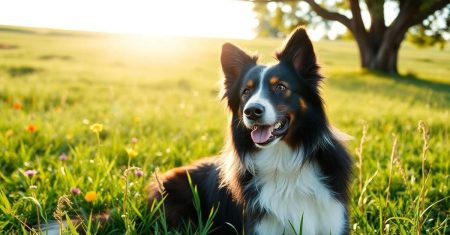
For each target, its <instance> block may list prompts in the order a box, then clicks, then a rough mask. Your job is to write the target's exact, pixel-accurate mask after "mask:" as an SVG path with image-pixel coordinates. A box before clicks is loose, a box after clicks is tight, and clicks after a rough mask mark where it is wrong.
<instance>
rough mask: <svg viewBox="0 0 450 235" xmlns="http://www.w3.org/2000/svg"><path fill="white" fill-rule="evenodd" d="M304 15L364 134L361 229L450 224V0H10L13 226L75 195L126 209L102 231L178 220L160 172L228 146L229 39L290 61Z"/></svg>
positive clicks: (359, 176)
mask: <svg viewBox="0 0 450 235" xmlns="http://www.w3.org/2000/svg"><path fill="white" fill-rule="evenodd" d="M299 25H304V26H305V27H306V28H307V30H308V34H309V36H310V37H311V39H312V40H313V41H314V42H313V43H314V47H315V50H316V54H317V57H318V60H319V63H320V65H321V67H322V73H323V75H324V76H325V77H326V79H325V82H324V83H323V84H322V95H323V97H324V101H325V103H326V109H327V113H328V116H329V119H330V122H331V123H332V125H333V126H335V127H337V128H339V129H341V130H342V131H344V132H346V133H348V134H349V135H351V136H353V137H354V139H353V140H351V141H349V142H348V143H347V145H348V149H349V151H350V152H351V153H352V155H353V156H354V159H355V163H356V164H355V170H354V172H355V180H354V184H353V186H352V188H351V190H352V193H353V198H352V205H351V215H352V221H351V225H350V226H351V229H352V231H353V232H354V233H355V234H382V233H383V234H411V233H415V234H449V231H450V230H449V226H448V222H449V218H450V211H449V208H450V206H449V205H450V200H449V197H448V195H449V194H450V192H449V185H450V183H449V179H450V174H449V168H450V166H449V165H450V161H448V155H449V153H450V147H449V146H450V145H449V131H450V125H449V120H450V117H449V111H450V49H449V45H448V42H449V40H450V30H449V26H450V1H449V0H426V1H425V0H365V1H364V0H359V1H358V0H301V1H270V0H267V1H266V0H255V1H225V0H209V1H176V0H172V1H143V0H142V1H141V0H132V1H123V0H110V1H103V0H96V1H92V0H91V1H87V0H78V1H70V0H63V1H61V0H41V1H31V0H14V1H4V2H2V3H1V8H0V211H1V212H2V213H0V230H1V231H2V232H3V233H21V232H22V231H28V232H30V231H31V233H34V232H38V229H37V228H35V227H33V225H37V224H42V223H44V222H46V221H50V220H54V219H55V214H54V212H56V211H58V208H60V207H58V199H61V198H62V197H63V196H64V197H66V198H67V199H68V200H69V201H71V202H72V203H73V204H71V205H72V206H71V207H66V209H64V210H61V209H60V210H59V211H60V212H61V213H62V214H65V213H67V214H68V215H69V216H74V215H79V216H80V217H84V218H86V217H89V213H90V212H94V213H96V212H103V211H106V210H110V211H112V213H111V218H112V219H111V221H110V223H108V225H102V226H92V227H90V228H88V226H85V227H84V229H85V230H87V229H90V231H91V232H92V233H114V232H116V233H125V232H130V233H145V231H149V230H150V231H164V232H162V233H170V231H166V230H161V229H162V228H164V225H165V223H164V220H163V219H161V218H156V217H154V213H153V212H152V211H148V207H147V206H146V205H145V192H144V187H145V184H146V182H147V181H148V180H149V179H151V178H152V174H153V172H154V171H155V170H156V169H160V170H161V171H165V170H167V169H170V168H172V167H175V166H180V165H183V164H187V163H189V162H191V161H193V160H194V159H198V158H201V157H204V156H212V155H216V154H218V153H219V152H220V151H221V149H222V148H223V144H224V142H225V138H226V136H227V134H228V131H227V128H226V127H227V126H228V124H227V120H228V119H227V110H226V109H225V108H224V104H223V103H221V102H220V99H219V98H218V93H219V90H220V87H221V82H220V80H221V78H222V73H221V68H220V63H219V56H220V49H221V45H222V44H223V43H225V42H232V43H234V44H236V45H238V46H240V47H242V48H244V49H245V50H247V51H248V52H249V53H254V54H259V55H260V62H261V63H275V62H276V61H275V60H274V59H273V55H274V52H275V51H276V49H277V48H279V47H280V46H281V44H282V42H283V40H284V39H285V37H286V36H287V35H289V33H290V31H291V30H292V29H293V28H295V27H297V26H299ZM93 124H101V125H102V128H101V130H100V131H98V129H97V128H94V130H96V131H93V129H92V128H90V127H92V125H93ZM97 127H98V125H97ZM130 167H131V168H130ZM132 167H137V168H139V171H141V172H140V173H139V174H138V173H136V174H131V173H130V174H131V175H130V176H129V177H128V176H127V177H126V178H125V179H124V177H123V176H124V174H125V172H133V171H130V170H127V169H135V168H132ZM137 168H136V169H137ZM136 169H135V170H136ZM136 172H137V171H136ZM127 174H128V173H127ZM88 192H96V193H97V194H96V195H98V196H97V197H94V200H92V198H93V197H92V195H93V194H92V193H89V194H88ZM125 192H127V193H125ZM87 195H90V196H89V197H85V196H87ZM130 195H131V196H130ZM86 198H88V199H89V200H88V199H86ZM124 205H128V207H126V206H124ZM127 208H131V209H127ZM61 213H60V214H61ZM124 214H127V215H129V216H128V217H126V219H125V217H123V216H122V215H124ZM137 221H144V222H145V223H143V224H144V225H142V223H137ZM158 229H159V230H158ZM189 229H191V230H189ZM196 231H197V230H195V229H194V227H190V228H186V230H184V231H183V232H182V233H195V232H196ZM197 232H198V231H197Z"/></svg>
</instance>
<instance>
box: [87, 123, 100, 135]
mask: <svg viewBox="0 0 450 235" xmlns="http://www.w3.org/2000/svg"><path fill="white" fill-rule="evenodd" d="M90 129H91V131H92V132H94V133H100V132H102V130H103V124H100V123H95V124H92V125H91V126H90Z"/></svg>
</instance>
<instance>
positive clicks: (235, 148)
mask: <svg viewBox="0 0 450 235" xmlns="http://www.w3.org/2000/svg"><path fill="white" fill-rule="evenodd" d="M276 57H277V59H278V60H279V63H278V64H276V65H274V66H272V67H270V68H269V69H268V70H267V74H266V77H269V78H270V77H274V78H277V79H279V80H282V81H283V82H285V83H286V84H287V85H288V86H289V89H290V90H289V92H290V93H289V94H286V95H285V96H280V95H279V94H276V93H273V94H272V93H270V94H267V97H269V98H270V100H271V102H273V103H274V104H275V105H277V107H278V108H279V110H278V111H279V112H281V113H284V114H285V115H287V116H289V121H290V124H289V130H288V132H287V134H286V135H285V136H284V137H283V139H282V141H285V142H286V143H287V144H288V145H289V146H290V147H291V148H292V149H298V148H299V147H302V148H303V150H304V151H305V152H306V159H305V161H315V162H317V163H318V165H319V166H320V168H321V170H322V173H323V175H324V176H325V177H324V178H326V181H325V179H324V180H323V183H324V184H325V185H327V186H328V188H329V189H330V190H331V191H333V193H334V195H335V198H336V199H337V200H338V201H340V202H342V203H343V204H344V205H347V204H348V200H349V192H348V187H349V182H350V174H351V158H350V157H349V155H348V153H347V152H346V150H345V148H344V147H343V145H342V144H341V143H340V141H339V140H337V139H336V138H335V137H334V136H333V134H332V133H331V131H330V129H329V124H328V120H327V118H326V115H325V111H324V107H323V102H322V99H321V97H320V92H319V86H320V82H321V80H322V76H321V75H320V74H319V72H318V71H319V66H318V65H317V62H316V56H315V54H314V50H313V47H312V43H311V41H310V40H309V38H308V36H307V35H306V32H305V30H304V29H303V28H298V29H297V30H295V31H294V32H293V34H292V35H291V37H290V39H289V40H288V41H287V43H286V44H285V46H284V47H283V48H282V49H281V50H280V51H279V52H278V53H277V54H276ZM256 61H257V57H255V56H250V55H248V54H247V53H245V52H244V51H243V50H241V49H239V48H237V47H236V46H233V45H231V44H228V43H227V44H224V46H223V48H222V56H221V63H222V69H223V72H224V75H225V80H224V89H223V98H224V99H226V101H227V105H228V107H229V109H230V111H231V122H230V132H231V137H230V140H229V142H230V143H231V144H230V146H229V148H227V149H226V150H225V151H224V154H223V155H222V156H219V157H215V158H211V159H207V160H204V161H201V162H197V163H194V164H192V165H190V166H186V167H181V168H176V169H173V170H171V171H169V172H167V173H165V174H164V175H162V176H161V178H160V182H161V184H162V186H163V188H164V190H165V191H164V192H162V191H161V186H159V184H158V182H157V181H154V182H152V183H151V184H150V187H149V200H150V203H152V202H153V200H155V199H157V200H161V198H162V197H163V196H164V195H165V196H166V198H165V202H164V205H165V211H166V216H167V219H168V221H169V222H170V224H171V225H172V226H174V227H177V226H180V225H181V224H182V223H183V221H187V220H189V219H190V220H192V221H197V217H196V216H197V215H196V214H195V210H194V208H193V205H192V192H191V190H190V188H189V185H188V181H187V173H186V172H189V174H190V176H191V178H192V182H193V184H195V185H197V187H198V190H199V196H200V199H201V202H202V211H203V212H202V214H203V215H204V216H205V215H208V214H209V212H210V210H211V208H212V207H215V208H217V206H219V207H218V208H219V209H218V210H219V211H218V213H217V216H216V217H215V219H214V230H213V233H215V234H232V233H233V231H234V229H232V228H231V227H230V226H229V225H228V224H232V225H233V226H234V227H235V228H236V229H237V231H239V232H242V231H245V233H246V234H253V227H254V224H255V223H257V222H258V221H259V220H260V219H261V218H262V216H264V214H265V213H266V212H265V211H264V209H262V208H258V207H256V208H254V207H252V208H250V207H248V206H247V205H248V204H249V203H251V202H252V201H253V200H255V199H256V198H257V197H258V190H257V189H255V188H254V187H252V186H251V185H249V182H250V181H251V180H252V177H253V175H252V174H251V173H250V172H248V171H246V170H242V169H245V168H244V167H243V166H242V167H236V166H234V168H231V169H226V170H231V171H233V172H231V175H232V176H233V177H231V178H225V177H224V176H223V175H224V174H225V172H223V171H224V168H221V164H222V162H223V158H230V157H231V158H236V159H235V160H236V161H237V162H238V163H239V164H241V165H243V164H244V158H245V156H247V155H248V154H247V153H251V152H255V151H259V150H258V148H257V147H256V146H255V144H254V143H253V141H252V139H251V137H250V130H249V129H248V128H246V127H245V126H244V125H243V122H242V112H243V106H244V105H245V102H246V98H245V96H243V95H242V91H243V89H245V87H246V86H248V84H250V85H252V86H257V84H255V82H251V81H250V80H252V79H254V78H255V76H256V74H260V72H261V70H262V69H264V68H265V67H264V66H261V65H257V63H256ZM250 92H251V91H250ZM324 136H326V137H328V141H325V140H324V139H323V138H324ZM227 180H228V182H227ZM224 181H225V182H224ZM347 214H348V212H347ZM344 233H345V234H347V233H348V228H346V229H345V231H344Z"/></svg>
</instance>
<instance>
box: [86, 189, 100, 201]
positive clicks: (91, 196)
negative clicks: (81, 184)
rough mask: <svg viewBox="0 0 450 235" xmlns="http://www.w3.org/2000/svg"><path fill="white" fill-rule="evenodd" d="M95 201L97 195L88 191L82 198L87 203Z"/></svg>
mask: <svg viewBox="0 0 450 235" xmlns="http://www.w3.org/2000/svg"><path fill="white" fill-rule="evenodd" d="M95 199H97V193H96V192H95V191H89V192H87V193H86V195H85V196H84V200H86V201H87V202H92V201H94V200H95Z"/></svg>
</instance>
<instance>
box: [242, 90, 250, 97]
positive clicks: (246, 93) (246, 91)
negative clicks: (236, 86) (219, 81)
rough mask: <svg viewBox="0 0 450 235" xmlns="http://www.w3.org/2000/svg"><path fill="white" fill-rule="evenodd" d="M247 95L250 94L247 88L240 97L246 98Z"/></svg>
mask: <svg viewBox="0 0 450 235" xmlns="http://www.w3.org/2000/svg"><path fill="white" fill-rule="evenodd" d="M248 94H250V89H248V88H245V89H244V90H243V91H242V97H244V98H245V97H247V96H248Z"/></svg>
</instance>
